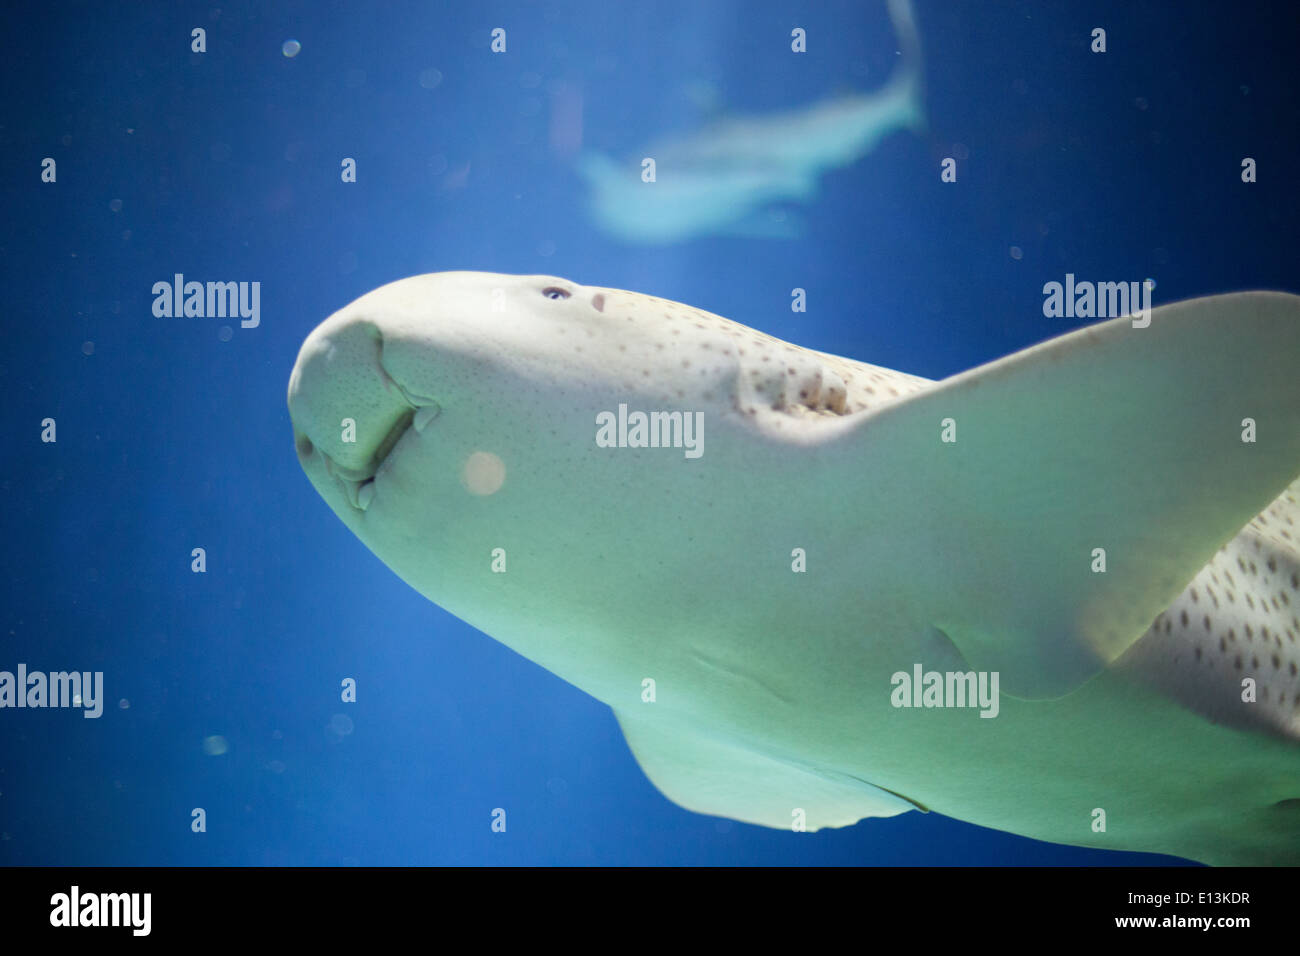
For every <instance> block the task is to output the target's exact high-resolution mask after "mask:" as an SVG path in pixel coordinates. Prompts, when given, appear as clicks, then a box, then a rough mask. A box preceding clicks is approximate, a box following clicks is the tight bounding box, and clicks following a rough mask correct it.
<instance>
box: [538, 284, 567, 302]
mask: <svg viewBox="0 0 1300 956" xmlns="http://www.w3.org/2000/svg"><path fill="white" fill-rule="evenodd" d="M542 295H544V296H546V298H548V299H567V298H568V297H569V290H568V289H561V288H560V287H559V286H554V285H553V286H548V287H547V288H545V289H543V290H542Z"/></svg>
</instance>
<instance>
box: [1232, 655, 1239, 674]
mask: <svg viewBox="0 0 1300 956" xmlns="http://www.w3.org/2000/svg"><path fill="white" fill-rule="evenodd" d="M1232 666H1233V667H1235V668H1236V669H1237V670H1241V655H1240V654H1238V655H1237V657H1236V659H1235V660H1233V662H1232Z"/></svg>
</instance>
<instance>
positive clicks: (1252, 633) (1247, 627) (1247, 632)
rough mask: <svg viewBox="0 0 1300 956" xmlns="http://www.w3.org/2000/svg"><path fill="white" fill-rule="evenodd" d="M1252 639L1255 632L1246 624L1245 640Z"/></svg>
mask: <svg viewBox="0 0 1300 956" xmlns="http://www.w3.org/2000/svg"><path fill="white" fill-rule="evenodd" d="M1254 639H1255V632H1254V631H1252V630H1251V629H1250V625H1249V624H1247V625H1246V640H1248V641H1253V640H1254Z"/></svg>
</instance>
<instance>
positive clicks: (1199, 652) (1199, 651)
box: [1196, 647, 1201, 661]
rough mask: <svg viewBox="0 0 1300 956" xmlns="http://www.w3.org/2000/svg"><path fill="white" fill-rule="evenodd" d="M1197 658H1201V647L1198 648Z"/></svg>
mask: <svg viewBox="0 0 1300 956" xmlns="http://www.w3.org/2000/svg"><path fill="white" fill-rule="evenodd" d="M1196 659H1197V660H1198V661H1199V660H1200V659H1201V649H1200V648H1199V647H1198V648H1197V649H1196Z"/></svg>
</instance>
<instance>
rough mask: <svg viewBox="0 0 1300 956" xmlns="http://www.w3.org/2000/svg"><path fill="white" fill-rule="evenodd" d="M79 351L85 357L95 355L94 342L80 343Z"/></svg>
mask: <svg viewBox="0 0 1300 956" xmlns="http://www.w3.org/2000/svg"><path fill="white" fill-rule="evenodd" d="M81 351H82V353H84V354H85V355H94V354H95V343H94V342H82V343H81Z"/></svg>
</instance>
